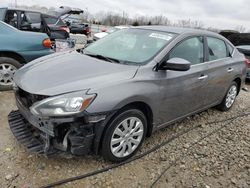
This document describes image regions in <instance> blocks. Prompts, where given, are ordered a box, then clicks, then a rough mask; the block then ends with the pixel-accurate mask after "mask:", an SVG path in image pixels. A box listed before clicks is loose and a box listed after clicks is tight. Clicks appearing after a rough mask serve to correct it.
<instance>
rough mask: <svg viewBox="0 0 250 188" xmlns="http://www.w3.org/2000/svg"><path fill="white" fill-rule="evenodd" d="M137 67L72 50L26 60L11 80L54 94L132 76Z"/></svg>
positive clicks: (40, 92) (36, 91)
mask: <svg viewBox="0 0 250 188" xmlns="http://www.w3.org/2000/svg"><path fill="white" fill-rule="evenodd" d="M138 68H139V67H138V66H130V65H122V64H116V63H110V62H107V61H103V60H99V59H95V58H93V57H89V56H86V55H83V54H80V53H78V52H75V51H71V52H67V53H65V52H64V53H60V54H53V55H50V56H45V57H42V58H40V59H38V60H35V61H33V62H31V63H28V64H26V65H25V66H23V67H22V68H21V69H19V70H18V71H17V72H16V73H15V76H14V82H15V83H16V85H17V86H18V87H19V88H21V89H23V90H25V91H27V92H29V93H32V94H37V95H46V96H54V95H59V94H63V93H68V92H73V91H79V90H86V89H90V88H93V87H95V88H97V87H105V84H112V83H113V82H120V81H124V80H128V79H131V78H133V77H134V76H135V74H136V72H137V69H138Z"/></svg>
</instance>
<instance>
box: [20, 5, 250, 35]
mask: <svg viewBox="0 0 250 188" xmlns="http://www.w3.org/2000/svg"><path fill="white" fill-rule="evenodd" d="M18 8H24V9H30V10H37V11H41V12H44V13H49V12H51V11H54V10H56V8H54V7H50V8H47V7H44V6H39V5H33V6H25V5H19V6H18ZM73 18H74V19H77V20H78V21H79V22H82V23H86V22H88V23H92V24H99V25H107V26H117V25H132V26H139V25H166V26H176V27H188V28H197V29H206V30H211V31H215V32H218V31H219V29H216V28H214V27H206V26H205V24H204V23H203V22H202V21H199V20H191V19H186V20H177V21H172V20H170V19H169V18H168V17H166V16H164V15H159V16H135V17H133V18H131V17H129V14H128V13H126V12H122V13H120V14H119V13H114V12H104V11H100V12H98V13H95V14H92V13H90V12H89V11H88V10H84V13H83V14H81V15H78V16H73ZM234 30H236V31H239V32H241V33H243V32H246V28H245V27H244V26H236V27H235V29H234ZM249 32H250V31H249Z"/></svg>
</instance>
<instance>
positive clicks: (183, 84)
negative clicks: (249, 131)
mask: <svg viewBox="0 0 250 188" xmlns="http://www.w3.org/2000/svg"><path fill="white" fill-rule="evenodd" d="M46 59H47V60H44V59H43V58H42V59H39V60H35V61H33V62H32V63H29V64H27V65H25V66H24V67H22V68H21V69H20V70H18V71H17V72H16V74H15V77H14V81H15V95H16V103H17V107H18V111H13V112H11V113H10V114H9V125H10V128H11V130H12V132H13V133H14V135H15V137H16V138H17V140H19V141H20V142H21V143H23V144H24V145H25V146H26V147H27V148H28V150H29V151H30V152H35V153H40V154H51V153H54V152H56V151H64V152H70V153H72V154H75V155H84V154H87V153H89V152H94V153H101V154H102V156H103V157H104V158H105V159H107V160H110V161H114V162H120V161H124V160H126V159H128V158H130V157H132V156H133V155H134V154H135V153H136V152H137V151H138V149H139V148H140V146H141V145H142V143H143V141H144V138H145V137H146V136H150V135H151V134H152V133H153V132H155V131H156V130H158V129H161V128H163V127H166V126H167V125H169V124H172V123H174V122H176V121H179V120H181V119H183V118H185V117H187V116H190V115H192V114H195V113H198V112H201V111H203V110H206V109H208V108H211V107H214V106H216V107H217V108H218V109H220V110H222V111H228V110H229V109H230V108H231V107H232V106H233V104H234V102H235V100H236V97H237V95H238V94H239V92H240V90H241V88H242V86H243V84H244V80H245V76H246V65H245V63H244V60H245V57H244V55H243V54H241V53H239V52H238V50H237V49H236V48H235V47H234V46H233V45H232V44H231V43H230V42H229V41H228V40H226V39H225V38H224V37H222V36H220V35H218V34H215V33H212V32H208V31H202V30H193V29H184V28H172V27H165V26H144V27H137V28H130V29H126V30H121V31H117V32H114V33H112V34H110V35H108V36H106V37H104V38H102V39H100V40H98V41H97V42H95V43H93V44H91V45H90V46H88V47H87V48H85V50H83V52H82V54H81V53H77V52H66V53H63V54H61V55H57V56H55V55H52V56H51V57H50V58H48V57H46ZM43 70H46V71H43Z"/></svg>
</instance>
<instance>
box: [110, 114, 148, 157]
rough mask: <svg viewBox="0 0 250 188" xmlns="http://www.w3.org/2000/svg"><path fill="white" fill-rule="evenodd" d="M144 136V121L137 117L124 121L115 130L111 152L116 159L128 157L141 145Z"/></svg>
mask: <svg viewBox="0 0 250 188" xmlns="http://www.w3.org/2000/svg"><path fill="white" fill-rule="evenodd" d="M143 134H144V126H143V123H142V121H141V120H140V119H139V118H136V117H129V118H127V119H125V120H123V121H122V122H121V123H120V124H119V125H118V126H117V127H116V128H115V130H114V133H113V135H112V137H111V142H110V148H111V152H112V154H113V155H114V156H116V157H119V158H121V157H126V156H128V155H130V154H131V153H133V152H134V151H135V150H136V148H138V146H139V145H140V143H141V141H142V139H143Z"/></svg>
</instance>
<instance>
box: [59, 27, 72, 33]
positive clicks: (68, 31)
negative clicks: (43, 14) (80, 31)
mask: <svg viewBox="0 0 250 188" xmlns="http://www.w3.org/2000/svg"><path fill="white" fill-rule="evenodd" d="M60 30H63V31H66V32H67V33H70V30H69V28H68V27H65V26H62V27H60Z"/></svg>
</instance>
